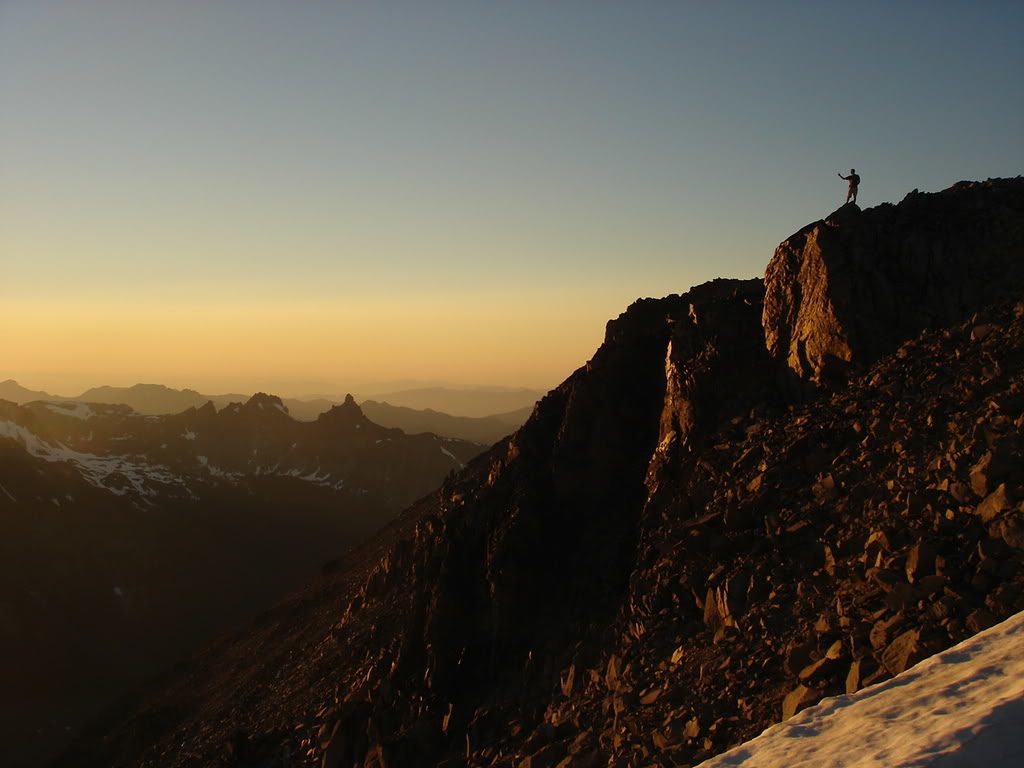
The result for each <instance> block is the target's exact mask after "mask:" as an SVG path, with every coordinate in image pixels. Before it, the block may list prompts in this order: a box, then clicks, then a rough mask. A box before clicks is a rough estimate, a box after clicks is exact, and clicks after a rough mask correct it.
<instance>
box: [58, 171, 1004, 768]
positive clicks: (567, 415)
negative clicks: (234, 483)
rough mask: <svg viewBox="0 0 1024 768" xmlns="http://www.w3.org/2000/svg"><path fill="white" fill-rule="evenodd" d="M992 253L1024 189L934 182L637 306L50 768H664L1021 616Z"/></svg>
mask: <svg viewBox="0 0 1024 768" xmlns="http://www.w3.org/2000/svg"><path fill="white" fill-rule="evenodd" d="M1022 246H1024V180H1022V179H1020V178H1017V179H1010V180H995V181H988V182H984V183H977V184H972V183H961V184H958V185H956V186H954V187H952V188H950V189H949V190H946V191H944V192H941V193H937V194H917V193H914V194H911V195H910V196H908V197H907V199H905V200H904V201H903V202H901V203H900V204H899V205H896V206H881V207H879V208H875V209H871V210H868V211H860V210H859V209H857V208H856V207H854V206H845V207H843V208H841V209H840V210H838V211H836V212H835V213H834V214H832V215H831V216H830V217H829V218H828V219H826V220H824V221H820V222H816V223H814V224H812V225H809V226H808V227H806V228H804V229H803V230H801V231H800V232H798V233H797V234H796V235H794V236H793V237H792V238H790V239H789V240H787V241H786V242H785V243H783V244H782V245H781V246H780V247H779V248H778V249H777V251H776V253H775V257H774V258H773V259H772V261H771V263H770V264H769V265H768V269H767V273H766V279H765V281H764V283H762V282H761V281H760V280H745V281H740V280H716V281H713V282H711V283H708V284H705V285H702V286H698V287H696V288H694V289H692V290H691V291H689V292H688V293H686V294H683V295H681V296H669V297H667V298H664V299H659V300H653V299H645V300H641V301H637V302H636V303H634V304H633V305H632V306H631V307H630V308H629V309H628V310H627V311H626V312H625V313H624V314H622V315H621V316H620V317H619V318H617V319H615V320H613V321H611V322H610V323H609V324H608V328H607V332H606V336H605V341H604V343H603V344H602V345H601V347H600V348H599V349H598V351H597V353H596V354H595V355H594V357H593V359H592V360H591V361H590V362H589V363H587V364H586V365H585V366H584V367H582V368H580V369H579V370H577V371H576V372H575V373H573V374H572V375H571V376H570V377H569V378H568V379H567V380H566V381H565V382H564V383H563V384H562V385H561V386H559V387H558V388H557V389H555V390H553V391H552V392H551V393H549V394H548V395H547V396H546V397H545V398H544V399H543V400H542V401H541V402H540V403H539V404H538V405H537V407H536V409H535V411H534V413H533V415H532V417H531V418H530V419H529V421H527V423H526V424H525V425H524V426H523V427H522V428H521V429H520V430H519V431H518V432H517V433H516V434H515V435H513V436H511V437H510V438H508V439H505V440H503V441H502V442H499V443H498V444H497V445H495V446H494V448H493V449H491V450H490V451H489V452H487V453H486V454H483V455H482V456H480V457H478V458H477V459H475V460H473V461H472V462H471V463H470V464H469V466H467V467H466V469H465V470H463V471H462V472H461V473H459V474H458V475H457V476H456V477H455V479H454V480H453V481H451V482H448V483H446V484H445V486H444V487H443V488H442V489H441V490H439V491H438V492H436V493H434V494H432V495H431V496H429V497H427V498H425V499H423V500H421V501H419V502H417V503H416V504H415V505H414V506H412V507H411V508H409V509H408V510H407V511H406V512H405V513H404V514H403V515H402V517H401V518H400V520H399V521H397V522H396V523H394V524H393V525H391V526H390V527H389V528H388V529H386V530H385V531H384V532H382V533H381V534H380V535H378V536H377V537H376V538H375V539H374V540H372V541H371V542H370V543H368V544H367V545H365V546H364V547H362V548H361V549H360V550H358V551H356V552H355V553H353V554H352V555H350V556H349V557H348V558H347V559H346V560H344V561H342V562H341V563H340V564H339V565H338V567H337V569H336V570H335V571H334V572H333V573H331V574H329V575H327V576H325V577H324V579H322V580H321V581H318V582H316V583H313V584H310V585H309V586H307V588H306V589H305V590H304V591H302V592H300V593H298V594H296V595H294V596H293V597H292V598H291V599H290V600H289V601H287V602H285V603H284V604H282V605H281V606H279V607H278V608H277V609H275V610H274V611H272V612H271V613H269V614H267V615H266V616H264V617H262V618H261V620H260V621H259V622H258V623H256V624H255V625H253V626H251V627H249V628H248V629H247V630H245V631H243V632H239V633H236V634H235V635H233V636H230V637H226V638H223V639H222V640H221V641H219V642H218V643H217V644H215V645H214V646H213V647H211V648H210V649H209V650H208V651H207V652H206V653H205V654H202V655H199V656H197V657H195V658H194V659H193V660H192V661H191V662H190V663H189V664H188V665H185V666H182V667H180V668H178V669H176V670H173V671H171V672H170V673H168V674H167V675H166V676H165V677H164V678H163V679H162V680H161V681H159V682H158V683H157V684H154V685H153V686H151V687H150V688H149V689H147V690H146V691H144V692H142V693H141V694H140V695H139V696H138V697H137V698H136V699H135V700H133V701H132V702H129V703H126V704H125V705H124V707H122V708H121V709H120V710H119V711H118V712H116V713H113V714H112V715H111V717H110V718H109V719H108V720H107V721H106V722H105V723H104V724H102V725H99V726H97V727H96V728H95V729H94V731H93V732H92V733H91V734H90V735H89V736H88V737H87V738H84V739H82V740H81V741H80V742H79V744H78V747H77V749H76V750H75V751H74V752H72V753H70V754H69V755H68V757H67V760H66V762H65V764H66V765H76V766H77V765H85V764H90V761H92V763H93V764H96V765H161V766H163V765H214V764H221V765H238V766H250V765H266V766H286V765H301V766H325V767H334V766H346V767H347V766H350V765H353V764H355V765H364V766H434V765H439V764H440V765H445V766H456V765H459V766H462V765H469V766H484V765H494V766H519V765H523V764H526V765H531V766H533V768H536V767H537V766H553V765H559V766H598V765H608V764H614V765H626V764H631V762H632V761H636V762H640V763H642V764H663V765H683V764H688V763H692V762H696V761H699V760H700V759H702V758H705V757H707V756H710V755H712V754H716V753H718V752H720V751H722V750H724V749H725V748H727V747H729V746H731V745H734V744H736V743H738V742H740V741H742V740H744V739H746V738H748V737H750V736H752V735H754V734H756V733H758V732H760V731H761V730H762V729H763V728H765V727H766V726H767V725H769V724H770V723H772V722H774V721H777V720H779V719H781V718H782V717H785V716H788V715H789V714H791V713H792V712H794V711H796V710H797V709H799V708H801V707H803V706H805V705H807V704H808V703H810V702H813V701H816V700H817V699H819V698H821V697H822V696H825V695H829V694H832V693H836V692H842V691H845V690H856V689H858V688H859V687H861V686H863V685H865V684H867V683H870V682H873V681H877V680H881V679H884V678H886V677H888V676H891V675H893V674H896V673H898V672H899V671H900V670H902V669H904V668H905V667H906V666H908V665H909V664H912V663H913V662H914V661H916V660H917V659H919V658H921V657H922V656H923V655H925V654H928V653H931V652H933V651H935V650H938V649H941V648H944V647H947V646H949V645H950V644H952V643H954V642H956V641H959V640H960V639H962V638H964V637H966V636H967V635H969V634H971V633H973V632H976V631H978V630H979V629H981V628H983V627H986V626H988V625H990V624H991V623H993V622H994V621H995V620H997V619H998V618H1000V617H1003V616H1006V615H1009V614H1010V613H1012V612H1015V611H1018V610H1020V609H1022V608H1024V596H1022V584H1024V572H1022V569H1021V565H1022V556H1024V549H1022V548H1024V507H1022V505H1021V499H1022V498H1024V460H1022V458H1024V457H1022V455H1021V454H1022V451H1021V435H1020V433H1021V430H1022V427H1024V303H1021V302H1022V298H1024V290H1022V288H1024V284H1022V260H1024V247H1022ZM525 760H528V761H529V762H525V763H524V761H525Z"/></svg>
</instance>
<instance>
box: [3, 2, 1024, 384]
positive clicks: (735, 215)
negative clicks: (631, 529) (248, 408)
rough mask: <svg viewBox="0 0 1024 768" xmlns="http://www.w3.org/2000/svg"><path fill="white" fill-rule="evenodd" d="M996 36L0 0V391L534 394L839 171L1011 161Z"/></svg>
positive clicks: (881, 173)
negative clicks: (15, 387) (117, 387)
mask: <svg viewBox="0 0 1024 768" xmlns="http://www.w3.org/2000/svg"><path fill="white" fill-rule="evenodd" d="M1022 39H1024V5H1022V4H1020V3H1010V2H981V3H978V2H975V3H968V2H960V3H943V2H890V3H884V4H883V3H872V2H866V3H865V2H862V3H857V4H852V3H831V2H816V3H795V2H790V3H763V2H762V3H738V2H722V3H688V2H667V1H664V0H662V1H658V2H653V1H652V2H635V3H622V2H548V3H537V2H517V3H498V2H428V3H423V2H417V3H412V2H373V3H370V2H366V3H357V2H266V1H264V2H261V1H260V0H255V1H253V0H249V1H248V2H241V1H240V0H239V1H227V0H218V1H216V2H208V3H205V2H204V3H200V2H173V3H169V2H128V0H125V1H124V2H113V1H105V0H93V1H91V2H81V1H79V2H75V1H73V0H66V1H65V2H53V1H51V0H24V1H22V0H0V114H2V115H3V116H4V117H3V120H2V121H0V270H2V272H0V274H2V277H3V279H2V280H0V301H2V302H3V304H4V306H5V307H6V309H4V310H0V322H2V323H3V325H4V326H5V327H6V329H7V330H5V331H0V347H3V346H6V347H7V348H8V353H7V354H6V355H5V357H7V360H8V365H9V366H10V370H8V371H6V372H5V371H0V377H3V378H6V377H7V376H14V377H15V378H19V380H20V379H23V378H24V379H28V380H27V381H26V382H23V383H26V384H29V385H34V386H35V385H39V386H41V385H42V384H43V383H46V382H50V386H55V382H59V381H62V380H66V381H67V386H68V387H72V388H73V386H72V383H71V382H72V381H74V382H75V383H76V384H75V385H77V383H79V382H80V383H83V384H93V383H95V384H98V383H134V381H137V380H140V379H146V378H150V379H157V380H161V381H164V382H166V383H174V384H177V385H186V384H187V385H190V386H198V387H200V388H202V387H204V386H206V387H216V386H217V385H223V386H225V387H228V386H234V387H242V388H249V389H252V388H260V387H261V386H270V385H273V386H276V387H277V388H278V389H279V390H281V391H282V392H284V391H287V390H291V391H293V392H301V391H302V390H303V389H304V388H305V387H307V386H309V387H312V386H314V384H316V385H320V386H318V387H317V389H321V390H322V387H323V386H327V385H331V384H336V385H337V386H344V385H347V384H349V383H356V382H358V381H369V380H385V379H399V378H401V379H422V380H430V381H452V382H460V383H504V384H509V385H533V386H551V385H554V384H556V383H557V382H558V381H560V380H561V379H562V378H564V377H565V376H566V375H568V374H569V373H570V372H571V371H572V369H573V368H574V367H576V366H577V365H579V364H581V363H582V362H584V361H585V360H586V359H587V358H588V357H589V356H590V355H591V354H592V353H593V350H594V348H595V347H596V345H597V343H598V342H599V340H600V338H601V334H602V332H603V326H604V322H605V321H606V320H607V319H608V318H610V317H613V316H615V315H616V314H618V313H619V312H620V311H622V310H623V309H624V308H625V306H626V305H627V304H628V303H630V302H631V301H632V300H633V299H635V298H637V297H638V296H661V295H665V294H668V293H675V292H682V291H685V290H686V289H687V288H689V287H690V286H691V285H693V284H696V283H699V282H703V281H704V280H707V279H711V278H713V277H716V276H728V277H752V276H757V275H761V274H762V273H763V270H764V266H765V264H766V263H767V261H768V259H769V258H770V257H771V254H772V250H773V249H774V246H775V245H776V244H777V243H778V242H779V241H780V240H782V239H784V238H785V237H786V236H787V235H789V234H790V233H791V232H793V231H795V230H796V229H798V228H799V227H801V226H803V225H804V224H805V223H807V222H809V221H812V220H814V219H816V218H820V217H822V216H824V215H827V214H828V213H829V212H830V211H831V210H833V209H834V208H835V207H837V206H838V205H839V204H840V203H842V201H843V198H844V196H845V185H844V183H843V182H842V181H840V180H839V179H837V178H836V175H835V174H836V172H837V171H840V170H842V171H844V172H845V171H847V170H848V169H849V168H850V167H851V166H853V167H856V168H857V170H858V172H859V173H860V175H861V177H862V179H863V181H862V186H861V196H860V200H861V202H862V204H863V205H865V206H867V205H875V204H878V203H881V202H885V201H892V202H896V201H898V200H899V199H901V198H902V197H903V196H904V195H905V194H906V193H907V192H909V191H910V190H911V189H913V188H919V189H921V190H924V191H934V190H939V189H942V188H944V187H946V186H949V185H950V184H952V183H954V182H956V181H958V180H960V179H978V178H986V177H989V176H1007V175H1017V174H1019V173H1021V171H1022V166H1024V140H1022V139H1024V97H1022V95H1021V94H1022V89H1021V87H1020V79H1021V75H1022V73H1024V46H1022V45H1021V40H1022ZM69 326H73V327H74V328H75V329H76V330H77V331H78V333H77V334H76V336H77V338H76V341H75V342H74V345H73V348H72V346H69V341H68V334H67V333H62V330H61V329H62V328H65V329H66V328H68V327H69ZM11 328H17V333H13V332H11V330H10V329H11ZM182 335H185V336H187V337H188V338H189V339H191V340H192V341H191V342H189V341H187V340H183V339H182V338H181V336H182ZM356 337H358V338H360V339H361V340H362V341H361V343H360V344H355V343H354V342H353V339H354V338H356ZM83 339H88V341H87V342H86V341H83ZM260 342H262V344H261V343H260ZM83 344H84V345H85V346H84V347H83ZM225 349H230V350H233V353H232V354H231V355H227V356H225V355H224V354H222V353H223V351H224V350H225ZM424 350H427V351H429V352H430V354H427V353H426V352H424ZM62 377H63V378H62ZM247 383H248V387H246V384H247Z"/></svg>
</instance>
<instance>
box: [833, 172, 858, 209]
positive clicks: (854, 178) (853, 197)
mask: <svg viewBox="0 0 1024 768" xmlns="http://www.w3.org/2000/svg"><path fill="white" fill-rule="evenodd" d="M836 176H838V177H839V178H840V179H842V180H843V181H848V182H850V188H849V189H848V190H847V191H846V202H848V203H849V202H851V201H852V202H854V203H856V202H857V187H858V185H859V184H860V176H858V175H857V171H855V170H854V169H853V168H851V169H850V175H849V176H843V174H841V173H837V174H836Z"/></svg>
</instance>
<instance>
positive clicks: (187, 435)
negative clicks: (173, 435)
mask: <svg viewBox="0 0 1024 768" xmlns="http://www.w3.org/2000/svg"><path fill="white" fill-rule="evenodd" d="M181 436H182V437H184V438H185V439H186V440H195V439H196V433H195V432H193V431H192V430H191V429H186V430H185V431H184V432H182V433H181Z"/></svg>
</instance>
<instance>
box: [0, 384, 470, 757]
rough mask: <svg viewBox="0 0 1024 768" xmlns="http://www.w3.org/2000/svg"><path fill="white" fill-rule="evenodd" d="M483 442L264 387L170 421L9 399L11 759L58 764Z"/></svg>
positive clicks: (6, 733) (0, 651)
mask: <svg viewBox="0 0 1024 768" xmlns="http://www.w3.org/2000/svg"><path fill="white" fill-rule="evenodd" d="M482 448H483V446H480V445H476V444H472V443H467V442H465V441H462V440H452V439H447V438H439V437H436V436H435V435H429V434H420V435H406V434H404V433H402V432H401V430H397V429H386V428H384V427H381V426H379V425H377V424H375V423H373V422H372V421H370V420H369V419H367V418H366V417H365V416H364V415H363V413H362V411H360V409H359V406H358V405H356V404H355V402H354V401H353V400H352V399H351V398H350V399H349V400H347V401H346V402H345V403H344V404H341V405H337V406H335V407H334V408H332V409H331V410H330V411H328V412H327V413H325V414H321V416H320V418H319V419H318V420H317V421H316V422H312V423H309V422H298V421H295V420H293V419H291V418H289V416H288V414H287V412H286V409H285V407H284V406H283V404H282V403H281V401H280V400H279V399H278V398H276V397H273V396H270V395H264V394H259V395H255V396H254V397H252V398H250V399H249V401H248V402H246V403H245V404H236V405H233V406H228V407H227V408H224V409H222V410H221V411H220V412H217V411H215V410H214V408H213V406H212V404H207V405H206V406H204V407H203V408H200V409H198V410H197V409H195V408H189V409H188V410H186V411H183V412H182V413H178V414H174V415H167V416H143V415H141V414H138V413H135V412H134V411H132V410H131V409H129V408H128V407H127V406H120V405H98V404H95V403H92V404H86V403H72V402H56V403H54V402H33V403H28V404H25V405H21V406H17V405H15V404H14V403H11V402H6V401H0V520H2V535H0V680H2V681H3V685H2V695H0V764H2V765H3V766H5V768H7V767H9V768H22V767H23V766H38V765H42V764H44V762H45V760H46V759H47V758H52V757H53V756H54V755H56V754H59V751H60V748H61V747H63V746H64V745H65V744H66V743H67V742H68V741H69V736H70V734H71V732H73V731H75V730H77V729H79V728H81V727H82V726H83V725H84V724H85V723H86V722H88V721H89V720H91V719H92V718H94V717H95V716H96V715H97V714H98V713H99V712H102V711H103V709H105V708H106V707H108V706H109V705H110V704H111V702H113V701H115V700H116V699H117V697H119V696H121V695H123V694H124V693H125V692H126V691H127V690H130V688H131V687H132V686H134V685H138V684H139V683H140V682H142V681H144V680H146V679H147V678H149V677H151V676H152V675H153V674H155V673H156V672H158V671H159V670H160V669H161V668H163V667H164V666H165V665H166V664H167V663H169V662H170V661H173V660H175V659H177V658H179V657H180V656H182V655H183V654H185V653H188V652H191V651H193V650H194V649H195V648H196V647H197V646H199V645H200V644H201V643H204V642H207V641H208V640H209V639H210V638H211V637H213V636H214V635H215V633H217V632H222V631H224V630H225V629H226V628H229V627H231V626H234V625H236V624H237V623H239V622H242V621H247V620H249V619H251V617H252V616H253V615H254V614H255V613H256V612H257V611H259V610H261V609H264V608H266V607H267V606H269V605H272V604H273V603H274V602H275V601H277V600H279V599H281V597H282V596H284V595H286V594H288V593H289V592H290V591H291V590H293V589H294V588H295V587H296V586H297V585H300V584H302V583H303V582H305V581H307V580H308V579H309V578H311V577H312V576H315V575H316V574H317V573H318V572H319V568H320V564H321V563H322V562H324V561H325V560H327V559H328V558H330V557H334V556H336V555H337V553H338V552H343V551H345V550H346V549H347V548H349V547H351V546H353V545H355V544H357V543H358V542H360V541H363V540H364V539H365V538H366V537H367V536H368V535H370V534H371V533H373V532H374V531H376V530H377V529H379V528H380V527H381V526H382V525H383V524H384V523H385V522H387V521H389V520H390V519H392V518H393V517H394V516H395V515H396V514H397V513H398V512H400V511H401V510H402V509H403V508H404V507H405V506H407V505H408V504H409V503H410V502H411V501H413V500H415V499H416V498H419V497H421V496H423V494H425V493H428V492H430V491H431V490H432V489H434V488H436V487H437V485H438V484H439V483H440V482H441V481H442V480H443V479H444V478H445V476H446V475H447V474H448V473H450V472H452V471H455V470H456V469H458V468H461V467H462V466H463V463H464V462H465V461H466V460H468V459H469V458H470V457H472V456H474V455H476V454H477V453H479V452H480V451H481V450H482Z"/></svg>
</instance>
